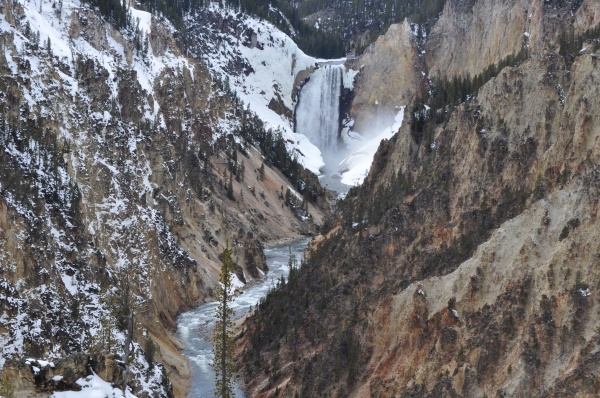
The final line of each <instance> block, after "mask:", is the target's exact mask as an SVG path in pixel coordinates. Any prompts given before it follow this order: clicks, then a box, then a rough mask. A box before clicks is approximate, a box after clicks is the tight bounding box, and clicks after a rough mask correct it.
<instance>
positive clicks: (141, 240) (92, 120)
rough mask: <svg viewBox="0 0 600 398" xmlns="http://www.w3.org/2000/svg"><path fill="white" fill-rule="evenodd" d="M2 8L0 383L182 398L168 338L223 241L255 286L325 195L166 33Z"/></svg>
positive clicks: (200, 294)
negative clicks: (85, 382)
mask: <svg viewBox="0 0 600 398" xmlns="http://www.w3.org/2000/svg"><path fill="white" fill-rule="evenodd" d="M0 6H1V9H0V11H1V12H0V35H1V36H2V44H1V51H0V69H1V71H2V74H1V76H0V87H1V89H0V163H1V166H0V264H1V267H0V342H1V344H0V346H1V348H0V350H1V351H0V370H2V369H3V372H4V373H3V374H10V375H19V377H15V378H13V381H14V383H13V387H14V389H15V390H16V392H17V396H21V395H26V396H32V395H33V394H39V395H40V396H47V395H48V393H49V392H51V391H54V390H64V389H73V388H75V389H77V388H80V387H78V386H77V384H76V381H77V380H78V379H80V378H82V377H84V376H87V375H89V374H91V372H92V371H94V372H96V373H97V374H99V375H100V376H102V377H103V378H104V379H105V380H107V381H110V382H119V380H120V379H122V377H123V376H122V374H123V373H122V371H123V366H122V365H123V364H124V363H125V362H124V361H127V363H129V364H130V365H129V368H130V369H129V371H130V374H132V376H131V378H130V379H129V380H128V381H127V382H128V383H129V386H130V387H131V389H132V391H134V392H135V393H136V394H140V396H172V395H173V394H174V395H175V396H185V392H186V388H187V387H186V384H187V379H188V378H189V370H188V368H187V361H186V360H185V359H184V358H183V357H182V356H181V355H180V354H179V353H178V351H177V348H178V343H177V342H176V341H175V340H174V339H173V337H172V335H171V332H172V331H173V330H174V328H175V317H176V316H177V314H178V313H179V312H181V311H182V310H185V309H186V308H189V307H190V306H192V305H194V304H197V303H199V302H201V301H203V300H206V299H208V298H210V297H211V294H212V293H211V292H212V288H213V287H214V286H215V284H216V283H217V280H218V270H219V264H220V262H219V257H218V256H219V253H220V252H221V251H222V250H223V247H224V245H225V241H226V240H229V241H230V243H231V245H232V246H233V248H234V254H235V261H236V264H237V270H236V276H237V278H238V279H239V280H240V281H241V282H242V283H247V282H251V281H252V280H254V279H256V278H259V277H260V272H259V270H261V269H262V270H265V269H266V268H265V267H266V264H265V260H264V254H263V253H262V245H263V244H264V243H269V242H275V241H279V240H281V239H285V238H293V237H298V236H300V235H305V234H311V233H314V232H315V231H316V228H317V225H318V224H320V223H321V221H322V214H323V211H324V209H326V208H327V207H328V203H327V201H326V199H325V197H324V192H323V191H322V190H321V188H320V187H319V184H318V181H317V180H316V177H314V176H313V175H312V174H311V173H309V172H307V171H306V170H304V169H303V168H302V167H301V166H300V165H299V164H298V163H297V162H296V161H295V160H294V159H292V158H291V157H290V155H288V153H287V151H286V142H285V141H284V140H283V139H282V138H281V136H280V135H277V134H276V133H274V132H272V131H269V130H267V128H266V127H265V126H264V124H263V123H262V122H261V121H260V120H258V119H257V118H256V117H255V116H254V115H253V114H252V113H251V112H250V111H249V110H247V109H245V108H244V105H243V104H242V103H241V101H240V100H239V98H238V97H236V96H235V94H233V93H232V92H231V91H230V90H229V88H228V87H227V84H226V82H225V81H224V80H222V79H219V78H218V77H215V76H214V75H213V74H211V73H210V72H209V70H208V69H207V67H206V66H205V64H204V63H203V61H202V60H200V59H196V58H193V57H188V56H186V55H185V54H184V52H183V51H182V50H183V48H182V45H181V42H180V39H181V37H180V34H179V32H178V31H176V30H175V29H174V28H173V26H172V25H171V24H170V23H169V22H168V21H166V20H165V19H162V18H156V17H155V16H152V15H151V14H150V13H148V12H144V11H141V10H136V9H133V8H131V9H129V10H128V11H127V21H129V22H127V23H126V24H125V26H124V27H123V26H122V27H116V26H115V24H114V23H113V24H111V23H108V22H107V21H106V19H105V18H103V17H101V16H100V15H99V13H98V12H97V10H94V9H93V8H90V6H88V5H87V4H86V3H80V2H79V1H61V2H60V4H51V3H47V2H46V3H44V2H40V3H39V4H37V3H36V4H33V3H29V2H22V1H12V0H7V1H4V2H2V3H1V5H0ZM288 189H289V190H292V191H294V190H297V191H298V192H300V193H299V195H301V196H303V197H304V198H305V202H304V203H303V204H301V201H302V200H301V199H298V200H295V201H287V202H286V201H285V199H284V198H285V191H287V190H288ZM130 310H131V311H132V313H133V318H132V317H131V315H129V314H130V313H131V312H130ZM128 322H131V323H132V325H133V326H131V325H130V326H128ZM130 327H131V328H132V330H133V341H134V343H133V345H132V347H133V348H132V355H131V356H130V357H129V358H124V357H123V356H124V354H125V351H124V346H125V345H126V344H125V342H126V341H127V338H128V333H127V330H129V328H130ZM26 358H32V359H29V360H27V361H26V360H25V359H26ZM49 361H51V362H52V363H49ZM55 376H62V377H55ZM19 394H20V395H19Z"/></svg>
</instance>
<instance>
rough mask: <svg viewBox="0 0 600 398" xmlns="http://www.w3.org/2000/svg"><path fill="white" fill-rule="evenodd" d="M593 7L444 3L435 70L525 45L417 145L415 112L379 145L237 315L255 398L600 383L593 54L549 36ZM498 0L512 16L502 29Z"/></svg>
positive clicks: (525, 392)
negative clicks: (333, 216)
mask: <svg viewBox="0 0 600 398" xmlns="http://www.w3.org/2000/svg"><path fill="white" fill-rule="evenodd" d="M591 3H594V2H585V1H584V2H583V4H581V5H580V7H575V8H574V9H573V11H574V16H573V17H571V14H570V11H571V10H570V9H560V8H554V5H553V4H537V3H535V4H533V5H531V6H529V5H528V6H527V7H524V6H519V4H517V5H514V4H511V5H510V7H509V5H508V4H507V3H506V4H505V3H504V2H494V5H493V6H492V5H491V3H490V4H488V2H486V1H474V2H448V4H447V7H446V9H445V10H444V13H443V14H442V16H441V17H440V19H439V21H438V22H437V24H436V25H435V26H434V27H433V29H432V34H431V36H430V37H429V39H428V41H427V42H425V43H424V45H425V48H431V49H430V50H427V52H426V53H427V54H428V55H427V59H426V64H427V66H428V67H429V68H430V69H428V71H429V73H430V74H438V75H440V74H442V70H444V71H445V73H447V75H446V76H451V75H453V74H458V75H461V74H462V75H465V74H467V73H469V74H476V73H479V72H480V71H481V70H483V69H485V68H486V66H487V65H485V63H486V62H493V63H497V62H499V61H500V60H501V59H503V58H504V57H506V55H507V54H510V53H511V52H513V53H514V51H519V50H520V46H521V45H522V37H523V32H524V31H527V32H529V33H530V36H529V37H530V40H531V41H530V42H529V47H528V49H529V56H528V58H527V59H526V60H525V61H523V62H521V63H519V64H516V65H514V66H512V67H506V68H504V69H502V70H500V71H498V73H497V74H496V75H495V76H494V77H491V78H490V79H489V80H488V81H487V82H486V83H485V84H484V85H483V86H482V87H481V88H480V89H479V90H478V92H477V93H476V95H474V94H475V93H473V94H472V95H470V96H469V99H468V100H467V101H465V102H463V103H461V104H460V105H458V106H456V107H450V108H446V109H448V110H449V116H448V117H447V118H445V119H444V120H443V121H442V122H440V123H433V124H432V125H429V126H430V128H431V129H432V130H431V138H432V140H431V141H430V142H427V144H426V143H425V141H422V140H419V139H417V138H418V134H416V131H417V130H416V129H417V126H416V116H418V115H414V116H415V117H414V118H413V120H410V119H409V118H406V119H405V120H406V121H407V122H408V123H405V124H403V126H402V128H401V129H400V131H399V132H398V134H397V135H396V136H395V137H394V138H393V139H392V140H390V141H385V142H383V143H382V144H381V146H380V148H379V151H378V154H377V156H376V158H375V161H374V162H373V165H372V166H371V171H370V173H369V177H368V178H367V180H366V182H365V184H364V185H363V186H361V187H358V188H356V189H354V190H351V191H350V192H349V194H348V198H347V199H346V200H345V201H343V202H342V203H341V204H340V213H339V215H338V217H337V220H339V221H338V222H333V223H331V225H332V229H331V231H330V233H329V234H327V235H326V236H324V237H322V238H321V239H320V240H319V241H318V242H317V243H316V244H315V252H314V253H313V254H312V256H311V257H310V258H309V259H308V260H307V264H306V265H305V266H304V267H302V268H301V269H300V270H299V272H298V275H294V278H292V276H290V281H289V283H288V284H287V285H286V286H285V287H284V288H282V289H281V291H280V292H278V293H276V294H274V295H273V299H274V300H267V301H266V303H265V304H264V305H263V306H262V307H261V308H259V309H258V311H257V315H256V316H255V317H254V318H252V319H251V320H250V321H249V322H248V324H247V328H248V331H250V333H246V334H245V336H246V337H245V338H246V341H247V343H246V344H247V345H246V351H245V355H246V357H245V358H247V360H248V361H254V362H247V363H252V364H253V366H250V367H249V369H248V374H247V378H246V380H248V388H249V390H250V391H251V393H252V394H253V395H256V396H268V395H269V394H271V393H273V392H275V394H276V395H277V391H279V396H288V395H286V394H291V395H289V396H293V394H295V393H298V394H299V396H316V395H321V396H323V395H326V394H327V395H329V396H356V397H392V396H407V397H408V396H431V397H445V396H447V397H455V396H464V397H483V396H537V395H540V396H556V397H558V396H565V395H572V396H595V395H597V394H598V393H599V389H598V385H599V384H598V383H599V380H598V378H597V375H596V372H597V355H598V350H599V348H600V347H599V346H598V341H600V340H599V337H600V336H599V334H598V333H599V331H598V322H599V320H598V303H597V300H596V299H595V298H594V297H595V295H596V294H597V289H599V288H600V286H598V280H599V273H598V269H597V267H596V264H597V263H598V255H597V253H598V243H597V242H598V239H599V238H600V237H599V231H600V230H599V229H598V228H597V223H598V221H597V219H596V217H597V212H598V197H599V194H600V191H599V188H600V170H599V169H598V161H599V160H600V159H599V156H600V138H599V136H600V124H599V120H598V118H597V116H596V113H597V112H596V109H598V108H597V106H598V105H600V104H598V101H600V98H599V96H598V94H599V93H598V87H597V84H595V83H592V82H595V81H597V79H598V77H599V76H598V67H597V58H596V56H595V51H596V48H597V47H596V44H595V42H593V41H587V42H585V47H586V49H587V50H586V51H583V52H579V50H577V55H576V56H574V57H572V58H569V57H563V56H561V55H560V54H559V45H558V43H559V38H560V36H561V34H563V33H564V32H568V31H569V29H570V26H572V24H581V22H580V21H583V20H585V21H588V22H589V23H590V25H585V26H584V25H579V26H578V28H577V29H579V31H587V30H588V29H590V28H593V27H594V26H595V25H594V24H595V23H596V22H594V21H595V19H594V17H590V15H594V13H593V12H592V11H590V9H592V8H594V7H595V5H594V4H591ZM488 6H489V7H488ZM538 6H539V7H538ZM486 7H488V8H487V9H486ZM495 7H499V8H498V9H495ZM503 7H509V8H508V9H509V10H513V11H511V12H513V13H514V18H513V17H511V18H512V19H510V20H511V21H520V22H518V23H517V22H514V25H511V24H510V23H508V24H505V25H504V26H506V28H504V27H503V29H506V32H501V31H498V29H499V26H500V25H501V24H498V29H497V28H496V27H495V26H496V21H495V18H500V14H496V13H497V12H499V11H498V10H500V9H504V8H503ZM533 9H536V10H537V12H538V13H540V14H541V16H538V17H535V16H534V15H532V16H531V21H530V25H529V26H525V29H526V30H524V26H523V25H522V22H523V23H525V22H527V19H528V15H529V13H530V12H531V11H532V10H533ZM495 10H496V11H495ZM524 10H527V12H528V13H525V11H524ZM511 12H508V13H507V14H505V15H513V14H511ZM522 14H526V15H525V16H524V18H525V19H522V17H521V15H522ZM534 14H535V13H534ZM502 18H504V16H502ZM507 18H508V17H507ZM519 18H521V19H519ZM535 18H539V19H535ZM477 19H479V20H480V22H479V23H472V22H473V21H474V20H477ZM467 20H468V21H469V22H468V23H467V22H465V21H467ZM467 28H468V30H467ZM489 30H491V31H492V32H494V33H493V34H492V33H489V32H488V31H489ZM549 32H552V34H549ZM442 42H447V44H444V46H446V47H445V48H449V49H456V51H457V52H455V53H454V54H453V57H454V58H450V55H448V54H442V53H441V52H442V48H444V47H441V44H438V43H442ZM511 42H512V44H511ZM476 43H477V44H476ZM475 44H476V45H475ZM416 45H421V44H420V43H417V44H415V46H416ZM428 46H430V47H428ZM513 46H516V47H513ZM488 48H489V55H487V54H488V51H487V50H488ZM430 52H431V53H430ZM450 52H452V51H448V53H450ZM436 54H437V56H438V57H439V58H437V57H436ZM367 57H368V55H367ZM480 58H483V59H484V60H485V61H484V60H481V59H480ZM390 62H391V60H388V59H386V60H385V61H381V63H382V64H386V63H390ZM400 62H402V61H400ZM374 64H375V65H376V64H377V63H376V62H374ZM370 73H371V74H372V75H376V74H375V73H373V72H370ZM395 78H399V79H402V78H403V77H397V76H388V79H389V80H390V81H393V80H394V79H395ZM361 81H362V80H361ZM367 87H368V83H365V82H363V83H362V84H361V86H360V88H358V89H357V90H368V89H367ZM357 95H358V94H357ZM392 104H393V103H392ZM392 104H390V103H388V104H387V105H392ZM418 112H421V110H420V109H418ZM286 300H291V301H292V302H296V303H300V308H302V309H301V310H300V313H297V312H293V311H294V310H293V308H294V307H292V306H289V307H285V306H284V310H287V311H291V313H290V315H289V316H288V317H287V318H286V319H287V323H285V324H284V323H283V321H280V322H278V325H279V324H284V326H281V327H279V326H269V324H268V321H266V319H268V318H269V317H275V316H276V315H275V314H276V313H277V312H276V311H280V310H281V306H282V304H280V303H282V302H283V303H285V302H286ZM278 303H279V304H278ZM281 336H283V337H281ZM259 353H260V354H259ZM275 353H277V354H278V355H277V361H276V362H275V363H274V361H269V358H273V357H274V355H275ZM261 376H263V377H261ZM267 376H268V377H267Z"/></svg>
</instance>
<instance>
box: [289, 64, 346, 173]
mask: <svg viewBox="0 0 600 398" xmlns="http://www.w3.org/2000/svg"><path fill="white" fill-rule="evenodd" d="M343 73H344V66H343V65H322V66H321V67H320V68H318V69H317V70H315V71H314V72H313V73H312V75H310V79H309V81H308V82H307V83H306V84H305V85H304V86H303V87H302V90H301V91H300V97H299V99H298V106H297V107H296V133H299V134H303V135H305V136H306V137H308V139H309V140H310V142H312V143H313V144H314V145H316V146H317V147H318V148H319V149H320V150H321V154H322V156H323V160H324V161H325V164H326V166H325V168H326V169H329V170H328V171H330V172H337V169H336V166H337V163H338V162H339V160H340V159H339V157H340V153H339V152H340V149H341V148H340V145H341V142H340V139H339V129H340V95H341V90H342V76H343Z"/></svg>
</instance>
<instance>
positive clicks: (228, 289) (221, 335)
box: [212, 241, 235, 398]
mask: <svg viewBox="0 0 600 398" xmlns="http://www.w3.org/2000/svg"><path fill="white" fill-rule="evenodd" d="M232 254H233V249H231V248H230V247H229V241H227V244H226V247H225V250H223V252H222V253H221V258H220V260H221V275H220V277H219V286H218V288H217V300H218V303H219V304H218V306H217V309H216V312H215V317H216V319H217V323H216V325H215V329H214V332H213V333H214V335H213V341H214V359H213V365H212V366H213V368H214V370H215V377H216V380H215V397H220V398H231V397H235V393H234V391H233V381H232V376H233V372H234V364H233V349H234V340H233V316H234V312H233V309H232V308H231V306H230V303H231V302H232V301H233V298H234V296H233V285H232V275H231V273H232V271H233V268H234V266H235V264H234V262H233V259H232V258H231V256H232Z"/></svg>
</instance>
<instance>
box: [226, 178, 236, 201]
mask: <svg viewBox="0 0 600 398" xmlns="http://www.w3.org/2000/svg"><path fill="white" fill-rule="evenodd" d="M227 197H228V198H229V199H231V200H235V197H234V196H233V174H230V175H229V184H227Z"/></svg>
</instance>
